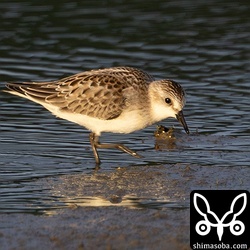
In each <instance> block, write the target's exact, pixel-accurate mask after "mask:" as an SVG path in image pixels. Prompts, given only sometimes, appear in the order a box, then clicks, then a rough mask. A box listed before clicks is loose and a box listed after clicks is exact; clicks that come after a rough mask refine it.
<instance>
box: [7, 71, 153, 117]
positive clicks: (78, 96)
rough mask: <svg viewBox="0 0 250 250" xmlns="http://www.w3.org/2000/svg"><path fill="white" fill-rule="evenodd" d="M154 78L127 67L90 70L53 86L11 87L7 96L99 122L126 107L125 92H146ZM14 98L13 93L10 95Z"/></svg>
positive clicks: (17, 84)
mask: <svg viewBox="0 0 250 250" xmlns="http://www.w3.org/2000/svg"><path fill="white" fill-rule="evenodd" d="M151 81H153V78H152V77H151V76H150V75H148V74H147V73H145V72H143V71H141V70H138V69H135V68H129V67H116V68H109V69H100V70H91V71H86V72H83V73H79V74H76V75H73V76H69V77H66V78H63V79H61V80H58V81H54V82H45V83H10V84H8V85H7V87H8V88H9V89H10V92H11V93H13V92H16V93H18V94H19V95H21V96H23V97H26V98H29V97H31V98H29V99H33V100H34V101H36V102H38V103H40V104H41V105H43V104H45V103H47V104H52V105H55V106H57V107H59V108H60V109H61V110H62V111H65V112H72V113H78V114H84V115H88V116H91V117H96V118H99V119H104V120H108V119H114V118H115V117H118V116H119V115H120V114H121V112H122V110H123V109H124V108H125V105H126V98H127V94H126V95H124V94H123V93H124V90H126V89H128V88H131V87H132V88H133V89H134V91H138V90H139V89H141V88H146V87H147V85H148V83H149V82H151ZM13 94H15V93H13Z"/></svg>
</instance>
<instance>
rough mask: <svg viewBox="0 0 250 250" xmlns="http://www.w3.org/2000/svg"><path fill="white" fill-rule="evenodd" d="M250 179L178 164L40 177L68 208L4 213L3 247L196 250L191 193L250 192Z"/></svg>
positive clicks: (241, 172) (231, 171)
mask: <svg viewBox="0 0 250 250" xmlns="http://www.w3.org/2000/svg"><path fill="white" fill-rule="evenodd" d="M248 176H249V170H248V168H247V167H235V168H232V167H228V168H227V167H223V168H221V167H210V166H207V167H204V166H203V167H199V166H190V165H183V164H175V165H172V166H166V165H160V166H139V167H138V166H134V167H133V166H131V167H127V168H117V169H116V170H114V171H113V172H105V171H94V172H93V173H92V174H88V175H86V174H74V175H65V176H60V177H54V178H44V179H40V180H38V183H39V185H43V186H44V187H45V188H46V189H47V190H49V193H50V195H52V196H53V197H57V199H58V201H60V202H61V203H63V204H65V208H63V209H58V210H53V211H52V212H51V213H50V212H47V214H43V215H32V214H1V215H0V221H1V224H0V249H1V250H2V249H3V250H9V249H18V250H19V249H21V250H22V249H23V250H29V249H36V250H40V249H41V250H42V249H46V250H50V249H51V250H52V249H190V247H189V195H190V192H191V191H192V190H195V189H242V190H243V189H249V178H248ZM48 195H49V194H48ZM152 198H154V200H152ZM150 201H152V202H151V203H150ZM154 202H155V204H154ZM160 202H162V206H159V203H160Z"/></svg>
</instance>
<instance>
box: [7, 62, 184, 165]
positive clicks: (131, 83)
mask: <svg viewBox="0 0 250 250" xmlns="http://www.w3.org/2000/svg"><path fill="white" fill-rule="evenodd" d="M6 87H7V88H8V90H6V92H9V93H11V94H14V95H17V96H21V97H24V98H27V99H29V100H31V101H33V102H36V103H39V104H41V105H42V106H43V107H45V108H46V109H48V110H49V111H50V112H52V113H53V114H54V115H56V116H57V117H60V118H62V119H65V120H68V121H71V122H74V123H77V124H79V125H81V126H84V127H85V128H87V129H88V130H90V131H91V133H90V136H89V138H90V144H91V147H92V149H93V152H94V157H95V161H96V164H97V165H99V164H100V158H99V155H98V152H97V148H116V149H119V150H121V151H123V152H126V153H128V154H130V155H132V156H134V157H137V158H139V157H141V156H140V155H139V154H138V153H136V152H135V151H133V150H131V149H130V148H128V147H126V146H124V145H123V144H103V143H100V142H99V137H100V135H101V133H102V132H112V133H124V134H127V133H131V132H133V131H136V130H140V129H143V128H145V127H147V126H149V125H152V124H153V123H156V122H159V121H161V120H163V119H166V118H168V117H176V118H177V120H178V121H180V122H181V124H182V125H183V127H184V129H185V131H186V133H187V134H188V133H189V129H188V126H187V124H186V121H185V119H184V116H183V112H182V109H183V107H184V105H185V92H184V90H183V89H182V87H181V85H180V84H179V83H177V82H175V81H173V80H157V81H156V80H154V78H153V77H152V76H150V75H149V74H147V73H146V72H144V71H142V70H139V69H136V68H131V67H113V68H107V69H97V70H90V71H85V72H82V73H78V74H75V75H73V76H69V77H66V78H63V79H61V80H58V81H51V82H23V83H8V84H7V85H6Z"/></svg>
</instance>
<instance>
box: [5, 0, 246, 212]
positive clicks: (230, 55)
mask: <svg viewBox="0 0 250 250" xmlns="http://www.w3.org/2000/svg"><path fill="white" fill-rule="evenodd" d="M83 2H84V3H79V1H70V2H69V1H64V0H63V1H55V0H50V1H31V0H29V1H28V0H26V1H25V0H24V1H11V0H10V1H6V0H3V1H1V3H0V9H1V14H0V23H1V26H0V84H1V85H0V86H1V90H2V89H3V88H4V84H5V82H7V81H29V80H36V81H43V80H44V81H45V80H55V79H59V78H61V77H65V76H68V75H70V74H74V73H77V72H81V71H84V70H88V69H93V68H103V67H111V66H120V65H127V66H133V67H138V68H141V69H143V70H145V71H147V72H148V73H150V74H152V75H154V76H155V77H156V78H171V79H175V80H177V81H179V82H180V83H181V84H182V86H183V87H184V88H185V90H186V92H187V104H186V107H185V110H184V112H185V116H186V120H187V123H188V125H189V127H190V130H191V132H192V133H191V135H190V136H186V135H185V134H184V133H183V131H182V130H181V127H180V126H179V124H178V123H177V122H176V121H175V120H171V119H169V120H167V121H164V122H161V124H162V125H164V126H167V127H170V126H172V125H175V127H176V129H177V135H178V138H179V139H178V140H177V143H176V144H175V145H174V146H172V147H168V146H166V148H165V149H164V147H163V148H161V149H162V150H160V151H158V150H156V149H155V144H157V142H156V140H155V138H154V137H153V131H154V130H155V128H156V127H155V126H152V127H149V128H147V129H145V130H143V131H138V132H135V133H133V134H130V135H126V136H124V135H111V134H106V135H104V136H103V138H102V140H103V141H108V142H112V141H121V142H123V143H125V144H126V145H128V146H130V147H131V148H133V149H135V150H138V151H139V153H141V154H142V155H144V156H145V158H143V159H140V160H138V159H134V158H132V157H130V156H129V155H125V154H121V153H120V152H116V151H112V150H111V151H107V150H106V151H102V152H101V157H102V159H105V160H104V162H103V164H102V171H110V172H112V171H113V170H114V169H116V168H117V166H122V167H129V166H131V165H138V166H145V165H148V166H153V165H159V164H166V165H167V164H175V163H183V164H195V165H199V166H208V165H209V166H211V167H213V166H217V167H218V166H221V167H222V168H223V167H228V166H229V167H237V166H239V167H240V166H244V167H250V163H249V162H250V156H249V155H250V152H249V151H250V150H249V148H250V141H249V133H250V128H249V124H250V115H249V113H250V112H249V111H250V106H249V98H250V64H249V62H250V32H249V30H250V15H249V13H250V4H249V1H160V0H157V1H145V0H144V1H123V0H121V1H83ZM0 107H1V108H0V130H1V134H0V136H1V137H0V141H1V143H0V212H1V211H2V212H7V211H8V212H11V211H13V212H27V211H34V210H36V209H41V210H43V209H45V210H46V208H47V203H46V200H47V199H48V200H50V201H51V200H52V201H53V197H48V192H49V191H48V190H47V189H46V188H43V187H42V186H41V185H40V184H39V183H38V182H37V180H40V179H41V178H45V177H48V176H53V177H57V176H58V175H62V174H74V173H84V174H86V175H91V174H92V169H93V167H94V160H93V156H92V152H91V149H90V145H89V141H88V131H86V130H85V129H83V128H81V127H79V126H77V125H75V124H71V123H69V122H67V121H63V120H59V119H56V118H55V117H54V116H52V115H51V114H50V113H49V112H47V111H45V110H44V109H43V108H42V107H40V106H38V105H36V104H34V103H31V102H29V101H27V100H24V99H21V98H18V97H14V96H11V95H8V94H7V93H4V92H0ZM182 133H183V134H182ZM249 175H250V174H249ZM29 204H33V206H32V207H30V205H29ZM55 206H56V205H55ZM52 207H53V206H52Z"/></svg>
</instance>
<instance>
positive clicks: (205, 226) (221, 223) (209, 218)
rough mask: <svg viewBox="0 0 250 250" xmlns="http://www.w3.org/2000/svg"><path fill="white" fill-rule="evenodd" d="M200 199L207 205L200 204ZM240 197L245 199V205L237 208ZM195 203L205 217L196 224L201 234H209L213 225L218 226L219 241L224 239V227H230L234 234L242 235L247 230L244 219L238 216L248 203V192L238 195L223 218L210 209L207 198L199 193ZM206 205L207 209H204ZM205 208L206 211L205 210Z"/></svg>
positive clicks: (195, 194)
mask: <svg viewBox="0 0 250 250" xmlns="http://www.w3.org/2000/svg"><path fill="white" fill-rule="evenodd" d="M199 199H200V202H203V205H204V204H205V206H200V208H199V206H198V200H199ZM240 199H243V205H242V207H241V208H240V209H239V210H237V208H236V206H235V204H236V203H239V202H240ZM193 203H194V207H195V209H196V211H197V212H198V213H199V214H200V215H201V216H202V217H203V218H204V219H203V220H200V221H199V222H197V224H196V226H195V230H196V232H197V233H198V234H199V235H202V236H204V235H207V234H209V232H210V230H211V227H215V228H217V235H218V238H219V241H221V239H222V235H223V233H224V227H229V229H230V232H231V233H232V234H233V235H236V236H238V235H241V234H243V233H244V231H245V225H244V223H243V222H242V221H240V220H237V217H238V216H239V215H240V214H241V213H242V212H243V211H244V209H245V208H246V205H247V194H246V193H242V194H239V195H237V196H236V197H235V198H234V199H233V201H232V203H231V206H230V210H229V211H228V212H226V213H225V214H224V215H223V216H222V218H221V219H219V218H218V216H217V215H216V214H215V213H214V212H213V211H211V210H210V205H209V203H208V201H207V199H206V198H205V197H204V196H203V195H201V194H199V193H194V198H193ZM200 205H201V203H200ZM204 207H205V209H204ZM204 210H205V211H204ZM230 217H232V219H231V221H230V222H228V223H225V220H226V219H227V220H228V218H230Z"/></svg>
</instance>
